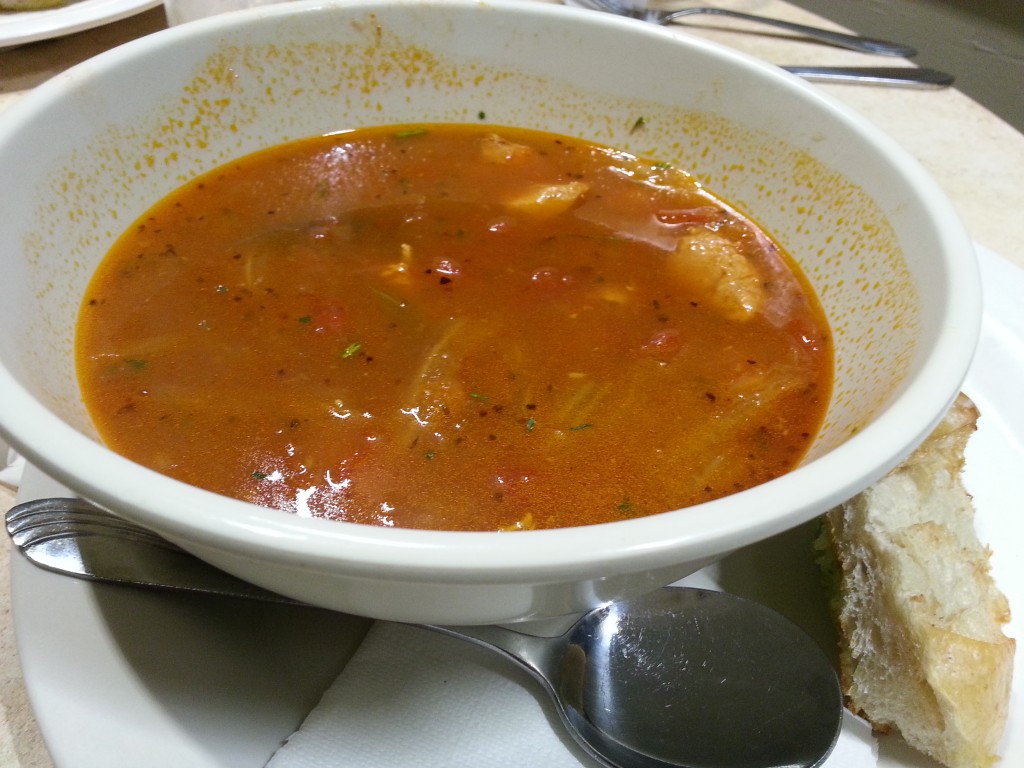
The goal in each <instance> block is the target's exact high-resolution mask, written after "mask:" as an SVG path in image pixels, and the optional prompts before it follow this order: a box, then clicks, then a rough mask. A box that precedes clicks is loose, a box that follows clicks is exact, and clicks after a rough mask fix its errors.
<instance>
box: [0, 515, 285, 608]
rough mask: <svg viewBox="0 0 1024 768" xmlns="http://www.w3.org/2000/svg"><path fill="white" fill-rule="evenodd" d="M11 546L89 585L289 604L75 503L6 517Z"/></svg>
mask: <svg viewBox="0 0 1024 768" xmlns="http://www.w3.org/2000/svg"><path fill="white" fill-rule="evenodd" d="M6 523H7V532H8V533H9V534H10V536H11V540H12V541H13V542H14V545H15V546H16V547H17V548H18V549H19V550H20V551H21V552H22V553H24V554H25V556H26V557H28V558H29V560H31V561H32V562H33V563H35V564H36V565H38V566H40V567H42V568H45V569H46V570H49V571H53V572H55V573H62V574H68V575H74V576H77V577H78V578H82V579H87V580H90V581H101V582H106V583H114V584H129V585H134V586H139V585H142V586H150V587H163V588H170V589H175V590H185V591H187V592H199V593H203V594H215V595H230V596H233V597H243V598H248V599H257V600H263V601H270V602H283V603H292V602H293V601H291V600H289V599H288V598H286V597H283V596H281V595H277V594H275V593H273V592H270V591H268V590H265V589H261V588H260V587H257V586H255V585H254V584H249V583H248V582H245V581H242V580H241V579H237V578H235V577H234V576H231V575H230V574H227V573H225V572H224V571H221V570H220V569H218V568H214V567H213V566H212V565H208V564H207V563H205V562H203V561H202V560H199V559H198V558H196V557H195V556H194V555H192V554H189V553H188V552H186V551H185V550H183V549H180V548H178V547H177V546H175V545H174V544H172V543H171V542H169V541H167V540H166V539H164V538H162V537H160V536H158V535H157V534H155V533H152V532H150V531H148V530H146V529H145V528H142V527H141V526H138V525H136V524H135V523H130V522H128V521H126V520H122V519H120V518H118V517H115V516H114V515H112V514H110V513H109V512H105V511H103V510H101V509H99V508H98V507H96V506H94V505H93V504H90V503H89V502H87V501H84V500H82V499H76V498H67V499H38V500H36V501H28V502H24V503H22V504H19V505H17V506H15V507H12V508H11V509H10V510H8V512H7V520H6Z"/></svg>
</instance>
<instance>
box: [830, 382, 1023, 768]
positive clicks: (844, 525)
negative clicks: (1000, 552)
mask: <svg viewBox="0 0 1024 768" xmlns="http://www.w3.org/2000/svg"><path fill="white" fill-rule="evenodd" d="M977 419H978V411H977V408H976V407H975V406H974V404H973V403H972V402H971V401H970V400H969V399H968V398H967V397H966V396H964V395H960V396H959V397H958V398H957V400H956V402H955V403H954V404H953V406H952V407H951V408H950V410H949V412H948V413H947V415H946V416H945V418H944V419H943V421H942V422H941V423H940V424H939V426H938V427H937V428H936V429H935V431H934V432H933V433H932V434H931V435H930V436H929V437H928V438H927V439H926V440H925V442H924V443H923V444H922V445H921V447H920V448H919V449H918V450H917V451H916V452H915V453H914V454H913V455H912V456H910V457H909V458H908V459H907V460H906V461H905V462H904V463H903V464H901V465H900V466H898V467H897V468H896V469H895V470H893V471H892V472H891V473H889V474H888V475H887V476H886V477H884V478H883V479H882V480H880V481H879V482H878V483H876V484H875V485H873V486H871V487H870V488H868V489H867V490H866V491H864V492H863V493H861V494H859V495H858V496H856V497H855V498H853V499H850V500H849V501H848V502H846V503H844V504H842V505H841V506H839V507H837V508H835V509H833V510H831V511H830V512H828V513H827V514H826V515H825V517H824V525H823V535H822V539H821V542H820V544H819V546H821V547H823V548H825V549H826V550H827V551H828V552H829V553H830V556H831V558H833V560H832V565H833V567H835V569H836V570H835V571H834V573H833V575H834V577H835V579H836V584H835V592H834V605H833V611H834V614H835V618H836V622H837V626H838V629H839V636H840V642H839V662H840V679H841V682H842V686H843V690H844V693H845V696H846V701H847V705H848V707H849V708H850V709H851V711H853V712H856V713H858V714H860V715H861V716H862V717H864V718H865V719H866V720H868V721H869V722H870V723H871V724H872V726H873V727H874V728H875V729H876V730H877V731H879V732H886V731H890V730H896V731H898V732H899V733H900V734H901V735H902V736H903V738H904V739H905V740H906V741H907V743H908V744H910V745H911V746H913V747H915V748H917V749H918V750H920V751H922V752H924V753H925V754H928V755H930V756H931V757H933V758H935V759H936V760H938V761H939V762H941V763H943V764H945V765H947V766H949V768H985V767H986V766H991V765H993V764H994V763H995V762H996V761H997V760H998V757H997V756H996V749H997V747H998V744H999V740H1000V738H1001V737H1002V733H1003V729H1004V728H1005V723H1006V718H1007V713H1008V709H1009V698H1010V683H1011V679H1012V674H1013V656H1014V649H1015V642H1014V640H1012V639H1010V638H1008V637H1006V636H1005V634H1004V633H1003V625H1004V624H1005V623H1006V622H1008V621H1009V618H1010V607H1009V603H1008V601H1007V599H1006V597H1005V596H1004V595H1003V594H1002V593H1001V592H1000V591H999V589H998V588H997V586H996V584H995V582H994V580H993V579H992V576H991V574H990V572H989V559H990V556H991V552H990V551H989V550H988V549H987V548H986V547H984V546H983V545H982V544H981V542H980V541H979V540H978V537H977V534H976V532H975V527H974V507H973V503H972V500H971V497H970V495H969V494H968V493H967V491H966V489H965V488H964V486H963V483H962V480H961V473H962V470H963V465H964V448H965V446H966V444H967V440H968V438H969V437H970V436H971V434H973V433H974V431H975V429H976V424H977Z"/></svg>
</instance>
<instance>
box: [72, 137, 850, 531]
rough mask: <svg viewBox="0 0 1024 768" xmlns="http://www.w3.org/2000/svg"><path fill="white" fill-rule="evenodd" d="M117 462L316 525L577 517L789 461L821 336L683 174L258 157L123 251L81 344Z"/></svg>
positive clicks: (553, 158)
mask: <svg viewBox="0 0 1024 768" xmlns="http://www.w3.org/2000/svg"><path fill="white" fill-rule="evenodd" d="M76 356H77V365H78V374H79V378H80V382H81V386H82V390H83V393H84V397H85V400H86V404H87V407H88V409H89V412H90V414H91V416H92V418H93V420H94V422H95V424H96V427H97V430H98V431H99V433H100V436H101V437H102V439H103V440H104V441H105V442H106V443H107V444H108V445H109V446H110V447H111V448H112V449H113V450H115V451H117V452H119V453H121V454H123V455H125V456H127V457H129V458H131V459H133V460H135V461H137V462H139V463H141V464H144V465H146V466H148V467H151V468H153V469H155V470H158V471H160V472H163V473H166V474H168V475H171V476H173V477H176V478H178V479H180V480H183V481H186V482H188V483H192V484H194V485H197V486H201V487H204V488H207V489H209V490H212V491H215V492H218V493H222V494H226V495H229V496H235V497H238V498H241V499H245V500H248V501H252V502H255V503H258V504H262V505H266V506H271V507H277V508H280V509H282V510H285V511H291V512H294V513H297V514H300V515H314V516H322V517H327V518H333V519H340V520H347V521H351V522H358V523H367V524H373V525H384V526H398V527H412V528H434V529H441V530H519V529H529V528H554V527H566V526H574V525H587V524H594V523H603V522H610V521H616V520H623V519H627V518H632V517H638V516H642V515H649V514H654V513H659V512H664V511H668V510H673V509H678V508H680V507H685V506H689V505H692V504H696V503H700V502H703V501H708V500H711V499H714V498H717V497H720V496H723V495H726V494H730V493H734V492H736V491H739V490H742V489H744V488H748V487H751V486H753V485H756V484H759V483H763V482H765V481H767V480H770V479H772V478H774V477H776V476H778V475H780V474H782V473H785V472H787V471H789V470H790V469H792V468H793V467H795V466H796V465H797V464H798V463H799V461H800V460H801V458H802V457H803V456H804V454H805V453H806V451H807V449H808V448H809V447H810V444H811V442H812V440H813V438H814V435H815V434H816V432H817V430H818V428H819V427H820V425H821V422H822V420H823V418H824V413H825V410H826V409H827V406H828V399H829V395H830V392H831V383H832V350H831V343H830V338H829V331H828V326H827V323H826V320H825V318H824V315H823V313H822V311H821V309H820V306H819V304H818V302H817V299H816V297H815V296H814V295H813V293H812V292H811V290H810V288H809V287H808V285H807V283H806V281H805V280H804V278H803V277H802V276H801V275H800V274H799V273H798V271H797V270H796V268H795V267H794V265H793V264H792V262H791V261H790V259H789V258H788V257H787V256H786V255H785V254H783V253H782V251H781V250H780V248H779V247H778V246H777V245H776V244H775V243H774V242H773V241H772V240H771V238H770V237H769V236H768V235H766V234H765V233H764V232H762V231H761V230H759V229H758V228H757V227H756V226H755V225H754V224H753V223H752V222H751V221H750V220H749V219H747V218H745V217H744V216H742V215H740V214H739V213H738V212H737V211H735V210H733V209H732V208H731V207H730V206H729V205H727V204H726V203H724V202H723V201H721V200H718V199H716V198H715V197H713V196H712V195H711V194H709V193H708V192H707V191H706V190H704V189H702V188H701V187H700V186H699V185H698V184H697V183H696V182H695V181H694V180H693V179H692V178H691V177H690V176H689V175H688V174H686V173H685V172H683V171H681V170H679V169H676V168H674V167H671V166H668V165H665V164H662V163H656V162H651V161H647V160H642V159H638V158H635V157H633V156H631V155H628V154H625V153H622V152H619V151H615V150H612V149H609V148H606V147H602V146H598V145H593V144H590V143H587V142H584V141H581V140H577V139H572V138H569V137H564V136H557V135H554V134H549V133H543V132H536V131H528V130H523V129H517V128H506V127H496V126H471V125H426V126H389V127H379V128H373V129H359V130H356V131H350V132H343V133H338V134H332V135H329V136H323V137H316V138H311V139H306V140H301V141H297V142H293V143H289V144H286V145H281V146H277V147H273V148H270V149H267V150H265V151H262V152H259V153H256V154H253V155H249V156H246V157H243V158H241V159H239V160H237V161H235V162H232V163H229V164H227V165H225V166H223V167H220V168H218V169H216V170H214V171H212V172H210V173H208V174H205V175H203V176H201V177H199V178H197V179H195V180H193V181H192V182H190V183H188V184H186V185H185V186H184V187H182V188H181V189H179V190H177V191H176V192H174V193H173V194H171V195H170V196H168V197H167V198H165V199H164V200H162V201H160V202H159V203H158V204H157V205H155V206H154V207H153V208H152V209H151V210H150V211H149V212H147V213H146V214H145V215H144V216H143V217H142V218H141V219H140V220H139V221H138V222H136V223H135V225H134V226H133V227H132V228H131V229H130V230H129V231H128V232H126V233H125V234H124V235H123V236H122V237H121V238H120V239H119V240H118V242H117V243H116V244H115V246H114V247H113V249H112V250H111V252H110V253H109V255H108V256H107V257H106V258H105V260H104V261H103V262H102V264H101V265H100V268H99V269H98V270H97V273H96V275H95V276H94V278H93V280H92V282H91V284H90V286H89V288H88V291H87V294H86V296H85V298H84V301H83V304H82V308H81V312H80V318H79V325H78V336H77V340H76Z"/></svg>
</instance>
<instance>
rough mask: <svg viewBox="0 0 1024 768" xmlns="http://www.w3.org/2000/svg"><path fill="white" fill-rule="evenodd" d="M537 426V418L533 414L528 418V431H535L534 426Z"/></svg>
mask: <svg viewBox="0 0 1024 768" xmlns="http://www.w3.org/2000/svg"><path fill="white" fill-rule="evenodd" d="M536 426H537V420H536V419H535V418H533V416H531V417H530V418H528V419H527V420H526V431H527V432H533V428H534V427H536Z"/></svg>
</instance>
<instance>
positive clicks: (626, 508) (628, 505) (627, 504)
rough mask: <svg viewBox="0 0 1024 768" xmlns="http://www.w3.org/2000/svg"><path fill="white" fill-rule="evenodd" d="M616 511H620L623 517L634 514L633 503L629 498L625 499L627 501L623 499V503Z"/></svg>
mask: <svg viewBox="0 0 1024 768" xmlns="http://www.w3.org/2000/svg"><path fill="white" fill-rule="evenodd" d="M616 509H617V510H618V511H619V514H621V515H628V514H632V512H633V502H632V501H630V500H629V498H628V497H627V498H625V499H623V500H622V501H620V502H619V506H617V507H616Z"/></svg>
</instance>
